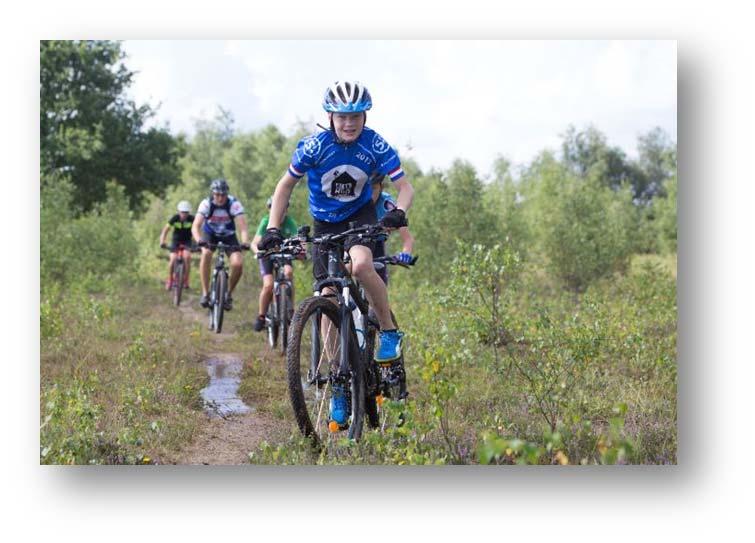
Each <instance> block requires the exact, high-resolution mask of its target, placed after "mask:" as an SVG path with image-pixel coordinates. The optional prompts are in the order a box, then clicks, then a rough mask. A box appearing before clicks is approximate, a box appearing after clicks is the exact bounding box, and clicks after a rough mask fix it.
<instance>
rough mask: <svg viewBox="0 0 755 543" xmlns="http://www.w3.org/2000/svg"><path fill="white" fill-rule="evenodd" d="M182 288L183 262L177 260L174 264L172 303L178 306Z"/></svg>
mask: <svg viewBox="0 0 755 543" xmlns="http://www.w3.org/2000/svg"><path fill="white" fill-rule="evenodd" d="M183 288H184V262H183V259H177V260H176V264H175V273H174V274H173V303H174V304H175V305H176V306H178V305H180V304H181V293H182V292H183Z"/></svg>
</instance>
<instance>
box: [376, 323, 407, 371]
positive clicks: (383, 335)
mask: <svg viewBox="0 0 755 543" xmlns="http://www.w3.org/2000/svg"><path fill="white" fill-rule="evenodd" d="M403 337H404V334H403V333H402V332H399V331H398V330H381V331H380V348H379V349H378V351H377V353H375V362H377V363H378V364H390V363H391V362H393V361H394V360H398V359H399V358H401V342H402V339H403Z"/></svg>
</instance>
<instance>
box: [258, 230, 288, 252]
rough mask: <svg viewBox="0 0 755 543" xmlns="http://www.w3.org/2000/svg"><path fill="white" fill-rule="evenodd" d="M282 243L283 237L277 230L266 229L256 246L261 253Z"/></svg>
mask: <svg viewBox="0 0 755 543" xmlns="http://www.w3.org/2000/svg"><path fill="white" fill-rule="evenodd" d="M281 243H283V235H282V234H281V231H280V230H279V229H278V228H268V229H267V231H266V232H265V235H264V236H262V239H260V242H259V243H258V244H257V247H259V248H260V249H261V250H262V251H267V250H268V249H272V248H273V247H276V246H278V245H280V244H281Z"/></svg>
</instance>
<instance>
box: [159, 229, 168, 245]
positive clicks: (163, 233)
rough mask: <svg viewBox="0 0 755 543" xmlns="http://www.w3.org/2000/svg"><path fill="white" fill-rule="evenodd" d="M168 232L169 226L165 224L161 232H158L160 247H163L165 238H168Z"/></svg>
mask: <svg viewBox="0 0 755 543" xmlns="http://www.w3.org/2000/svg"><path fill="white" fill-rule="evenodd" d="M168 230H170V225H169V224H166V225H165V226H164V227H163V231H162V232H160V245H165V238H167V237H168Z"/></svg>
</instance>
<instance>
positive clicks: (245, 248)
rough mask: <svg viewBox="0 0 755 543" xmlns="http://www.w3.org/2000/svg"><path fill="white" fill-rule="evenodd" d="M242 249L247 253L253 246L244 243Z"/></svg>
mask: <svg viewBox="0 0 755 543" xmlns="http://www.w3.org/2000/svg"><path fill="white" fill-rule="evenodd" d="M241 248H242V249H244V250H245V251H248V250H249V249H250V248H251V245H249V244H248V243H242V244H241Z"/></svg>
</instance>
